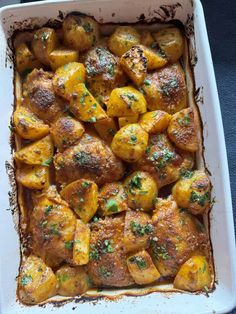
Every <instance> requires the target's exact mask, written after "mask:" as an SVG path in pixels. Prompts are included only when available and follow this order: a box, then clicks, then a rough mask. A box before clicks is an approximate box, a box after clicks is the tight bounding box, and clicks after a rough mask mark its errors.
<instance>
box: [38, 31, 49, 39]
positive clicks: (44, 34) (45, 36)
mask: <svg viewBox="0 0 236 314" xmlns="http://www.w3.org/2000/svg"><path fill="white" fill-rule="evenodd" d="M36 36H37V35H36ZM48 37H49V34H47V33H45V32H43V33H42V35H41V39H42V41H46V40H47V39H48Z"/></svg>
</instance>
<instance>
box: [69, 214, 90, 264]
mask: <svg viewBox="0 0 236 314" xmlns="http://www.w3.org/2000/svg"><path fill="white" fill-rule="evenodd" d="M89 242H90V229H89V226H88V225H86V224H85V223H84V222H83V221H82V220H79V219H77V221H76V229H75V236H74V242H73V263H74V264H75V265H85V264H88V262H89Z"/></svg>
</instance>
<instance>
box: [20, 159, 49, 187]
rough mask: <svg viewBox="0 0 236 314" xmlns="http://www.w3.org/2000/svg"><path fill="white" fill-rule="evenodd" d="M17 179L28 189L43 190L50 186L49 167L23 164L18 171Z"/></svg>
mask: <svg viewBox="0 0 236 314" xmlns="http://www.w3.org/2000/svg"><path fill="white" fill-rule="evenodd" d="M16 180H17V182H19V183H21V184H22V185H23V186H25V187H27V188H28V189H35V190H42V189H44V188H47V187H48V186H49V182H50V180H49V168H48V167H45V166H31V165H21V166H20V167H18V169H17V171H16Z"/></svg>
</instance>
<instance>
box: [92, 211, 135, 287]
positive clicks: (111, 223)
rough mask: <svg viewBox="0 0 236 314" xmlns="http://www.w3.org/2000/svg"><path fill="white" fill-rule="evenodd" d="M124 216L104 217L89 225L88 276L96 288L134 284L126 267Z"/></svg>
mask: <svg viewBox="0 0 236 314" xmlns="http://www.w3.org/2000/svg"><path fill="white" fill-rule="evenodd" d="M123 233H124V216H123V215H121V214H120V215H119V216H115V217H114V218H110V217H106V218H105V219H104V220H99V221H98V222H96V223H93V224H92V225H91V240H90V261H89V264H88V274H89V276H90V277H91V279H92V282H93V283H94V284H95V285H96V286H98V287H104V286H113V287H125V286H130V285H132V284H134V281H133V279H132V277H131V275H130V273H129V271H128V268H127V265H126V254H125V249H124V244H123V237H124V235H123Z"/></svg>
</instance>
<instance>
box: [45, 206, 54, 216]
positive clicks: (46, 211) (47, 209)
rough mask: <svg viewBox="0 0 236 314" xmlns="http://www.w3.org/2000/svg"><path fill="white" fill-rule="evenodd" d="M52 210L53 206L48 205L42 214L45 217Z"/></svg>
mask: <svg viewBox="0 0 236 314" xmlns="http://www.w3.org/2000/svg"><path fill="white" fill-rule="evenodd" d="M52 209H53V205H48V206H46V207H45V210H44V213H45V215H46V216H47V215H48V214H49V213H50V212H51V211H52Z"/></svg>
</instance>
